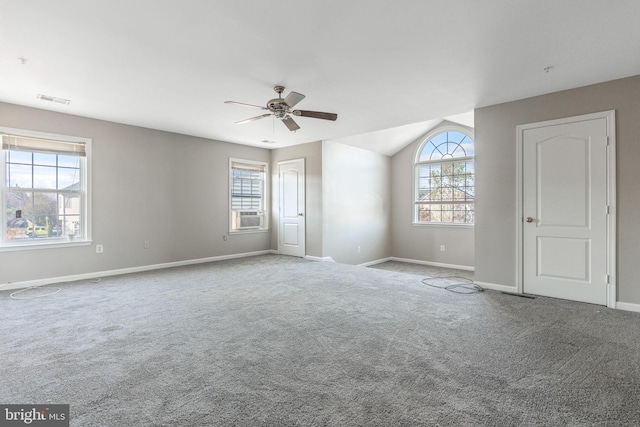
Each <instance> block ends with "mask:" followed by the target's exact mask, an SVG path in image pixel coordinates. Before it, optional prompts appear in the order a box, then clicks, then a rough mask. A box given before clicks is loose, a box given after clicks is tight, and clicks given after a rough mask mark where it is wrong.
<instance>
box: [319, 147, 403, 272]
mask: <svg viewBox="0 0 640 427" xmlns="http://www.w3.org/2000/svg"><path fill="white" fill-rule="evenodd" d="M390 184H391V159H390V158H389V157H387V156H383V155H381V154H377V153H374V152H372V151H367V150H362V149H360V148H354V147H351V146H348V145H344V144H340V143H337V142H330V141H324V142H323V143H322V194H323V202H322V212H323V214H322V218H323V242H324V256H330V257H331V258H333V260H334V261H336V262H341V263H346V264H360V263H364V262H369V261H373V260H377V259H382V258H387V257H389V256H390V255H391V252H390V219H391V208H390V200H391V195H390V189H391V188H390ZM358 246H360V252H358Z"/></svg>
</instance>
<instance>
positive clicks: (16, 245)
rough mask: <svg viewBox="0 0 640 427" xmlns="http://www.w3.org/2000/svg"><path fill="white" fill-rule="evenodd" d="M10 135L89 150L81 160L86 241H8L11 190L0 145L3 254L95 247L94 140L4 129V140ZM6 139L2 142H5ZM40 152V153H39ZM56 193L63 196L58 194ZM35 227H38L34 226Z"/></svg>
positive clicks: (0, 244) (0, 238)
mask: <svg viewBox="0 0 640 427" xmlns="http://www.w3.org/2000/svg"><path fill="white" fill-rule="evenodd" d="M6 135H13V136H17V137H24V138H33V139H44V140H52V141H60V142H65V143H77V144H83V145H84V150H85V156H84V157H81V159H80V181H79V182H80V186H81V189H80V193H81V195H82V196H83V197H82V203H81V205H80V214H79V216H80V220H81V222H82V237H75V238H69V237H68V236H60V237H59V238H55V237H51V238H47V239H43V240H40V239H24V240H22V239H20V240H11V241H10V240H7V239H6V237H7V220H8V218H7V213H6V206H7V194H8V192H9V191H8V190H9V188H8V187H7V182H6V179H7V157H6V153H7V150H5V149H4V148H3V147H2V143H0V156H1V157H2V161H1V162H0V163H1V164H0V201H1V203H2V209H1V210H0V221H2V224H0V234H1V236H0V252H6V251H20V250H32V249H51V248H62V247H71V246H87V245H91V244H92V242H93V240H92V227H91V217H92V215H91V206H92V203H91V194H92V191H91V188H92V187H91V170H92V168H91V159H92V140H91V138H86V137H78V136H71V135H62V134H55V133H50V132H40V131H33V130H27V129H17V128H10V127H2V126H0V137H1V136H6ZM1 139H2V138H0V140H1ZM36 152H37V151H36ZM56 192H60V191H59V190H56ZM34 227H35V225H34Z"/></svg>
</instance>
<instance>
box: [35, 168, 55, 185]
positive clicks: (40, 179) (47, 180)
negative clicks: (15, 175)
mask: <svg viewBox="0 0 640 427" xmlns="http://www.w3.org/2000/svg"><path fill="white" fill-rule="evenodd" d="M33 188H50V189H54V188H56V168H55V167H51V166H34V167H33Z"/></svg>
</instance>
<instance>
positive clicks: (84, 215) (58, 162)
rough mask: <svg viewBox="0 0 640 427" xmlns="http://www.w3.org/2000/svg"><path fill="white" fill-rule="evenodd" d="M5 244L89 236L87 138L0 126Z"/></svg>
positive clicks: (71, 240) (67, 241) (0, 243)
mask: <svg viewBox="0 0 640 427" xmlns="http://www.w3.org/2000/svg"><path fill="white" fill-rule="evenodd" d="M0 136H1V137H2V166H1V167H2V176H1V177H0V182H1V184H2V206H3V208H2V230H1V235H2V237H1V241H0V247H1V248H3V249H7V248H22V247H29V246H32V247H35V246H49V245H52V244H58V245H69V244H77V243H82V242H86V241H89V240H90V231H89V230H90V229H89V206H90V204H89V188H88V157H89V154H90V142H91V141H90V140H89V139H86V138H77V137H67V136H62V135H52V134H44V133H40V132H29V131H22V130H17V129H8V128H0Z"/></svg>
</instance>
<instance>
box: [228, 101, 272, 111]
mask: <svg viewBox="0 0 640 427" xmlns="http://www.w3.org/2000/svg"><path fill="white" fill-rule="evenodd" d="M224 103H225V104H236V105H243V106H245V107H254V108H259V109H261V110H267V109H268V108H267V107H261V106H259V105H253V104H246V103H244V102H236V101H224Z"/></svg>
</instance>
